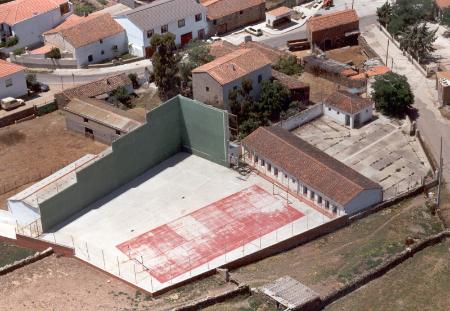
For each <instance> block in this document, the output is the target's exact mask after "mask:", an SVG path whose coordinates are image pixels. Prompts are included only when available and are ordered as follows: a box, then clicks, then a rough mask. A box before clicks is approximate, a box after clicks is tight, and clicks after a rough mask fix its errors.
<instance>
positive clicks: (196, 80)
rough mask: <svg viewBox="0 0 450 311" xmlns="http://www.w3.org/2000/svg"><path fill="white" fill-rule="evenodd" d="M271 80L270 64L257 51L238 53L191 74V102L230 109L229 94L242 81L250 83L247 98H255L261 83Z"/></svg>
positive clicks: (224, 57) (230, 54)
mask: <svg viewBox="0 0 450 311" xmlns="http://www.w3.org/2000/svg"><path fill="white" fill-rule="evenodd" d="M271 78H272V65H271V62H270V60H269V59H268V58H267V57H266V56H265V55H264V54H262V53H261V52H259V51H258V50H256V49H238V50H236V51H233V52H231V53H229V54H228V55H225V56H222V57H219V58H216V59H215V60H213V61H212V62H209V63H207V64H204V65H202V66H200V67H197V68H195V69H194V70H192V92H193V96H194V99H196V100H199V101H201V102H204V103H209V104H212V105H214V106H216V107H219V108H222V109H229V105H228V102H229V99H228V97H229V94H230V92H231V91H233V90H234V89H237V88H240V87H241V86H242V82H243V81H244V80H249V81H251V82H252V91H251V93H250V95H252V96H253V97H254V98H258V97H259V94H260V92H261V83H262V82H263V81H267V80H270V79H271Z"/></svg>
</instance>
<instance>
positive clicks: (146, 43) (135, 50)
mask: <svg viewBox="0 0 450 311" xmlns="http://www.w3.org/2000/svg"><path fill="white" fill-rule="evenodd" d="M114 18H115V20H116V21H117V22H118V23H119V24H120V25H121V26H122V27H123V28H124V29H125V31H126V33H127V36H128V43H129V45H130V52H131V53H132V54H134V55H137V56H141V57H144V56H145V57H151V56H152V54H153V51H152V49H151V46H150V42H151V39H152V36H153V34H164V33H166V32H170V33H172V34H173V35H174V36H175V43H176V44H177V45H179V46H180V45H181V46H183V45H185V44H187V43H188V42H189V41H191V40H192V39H197V38H200V39H203V38H205V37H206V35H207V33H208V23H207V21H206V9H205V8H204V7H203V6H201V5H200V4H198V3H197V2H196V1H195V0H157V1H154V2H152V3H149V4H146V5H142V6H140V7H137V8H136V9H133V10H130V11H127V12H125V13H123V14H122V15H118V16H115V17H114Z"/></svg>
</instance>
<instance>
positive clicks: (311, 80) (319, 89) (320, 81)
mask: <svg viewBox="0 0 450 311" xmlns="http://www.w3.org/2000/svg"><path fill="white" fill-rule="evenodd" d="M299 80H300V81H302V82H304V83H308V84H309V86H310V95H309V98H310V101H312V102H314V103H318V102H320V101H322V100H323V99H325V97H327V95H329V94H331V93H333V92H334V91H336V90H338V84H337V83H334V82H331V81H330V80H327V79H324V78H321V77H316V76H314V75H313V74H311V73H309V72H303V73H302V75H301V76H300V77H299Z"/></svg>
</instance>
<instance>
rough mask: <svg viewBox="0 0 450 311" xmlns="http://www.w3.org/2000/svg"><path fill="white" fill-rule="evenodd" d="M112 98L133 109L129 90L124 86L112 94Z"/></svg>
mask: <svg viewBox="0 0 450 311" xmlns="http://www.w3.org/2000/svg"><path fill="white" fill-rule="evenodd" d="M111 96H112V97H113V98H114V99H115V100H117V101H119V102H120V103H121V104H123V105H124V106H126V107H128V108H132V106H133V105H132V103H131V96H130V94H129V93H128V91H127V89H126V88H124V87H123V86H119V87H118V88H117V89H115V90H114V91H112V92H111Z"/></svg>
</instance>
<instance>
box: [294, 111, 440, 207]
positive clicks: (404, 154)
mask: <svg viewBox="0 0 450 311" xmlns="http://www.w3.org/2000/svg"><path fill="white" fill-rule="evenodd" d="M408 131H409V126H408V125H407V124H406V122H404V121H392V120H390V119H388V118H386V117H384V116H381V115H379V116H377V117H376V118H375V119H374V120H373V121H372V122H370V123H369V124H366V125H364V126H363V127H361V128H359V129H349V128H347V127H345V126H343V125H341V124H339V123H336V122H335V121H333V120H332V119H330V118H328V117H321V118H319V119H316V120H314V121H312V122H310V123H307V124H305V125H303V126H301V127H299V128H297V129H296V130H294V134H295V135H297V136H298V137H300V138H302V139H304V140H306V141H307V142H309V143H311V144H312V145H314V146H316V147H317V148H319V149H320V150H322V151H324V152H326V153H327V154H329V155H331V156H333V157H334V158H336V159H337V160H339V161H341V162H343V163H345V164H346V165H348V166H350V167H351V168H353V169H355V170H356V171H358V172H359V173H361V174H363V175H364V176H366V177H368V178H370V179H372V180H373V181H375V182H377V183H379V184H380V185H381V186H382V187H383V189H384V199H389V198H392V197H393V196H395V195H396V194H399V193H401V192H404V191H407V190H408V189H411V188H413V187H415V186H417V185H419V184H420V183H421V182H422V180H423V179H424V177H426V176H427V175H429V174H430V173H431V170H432V169H431V166H430V164H429V162H428V160H427V157H426V155H425V153H424V151H423V149H422V147H421V145H420V143H419V141H418V139H417V138H416V137H415V136H409V135H408Z"/></svg>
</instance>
